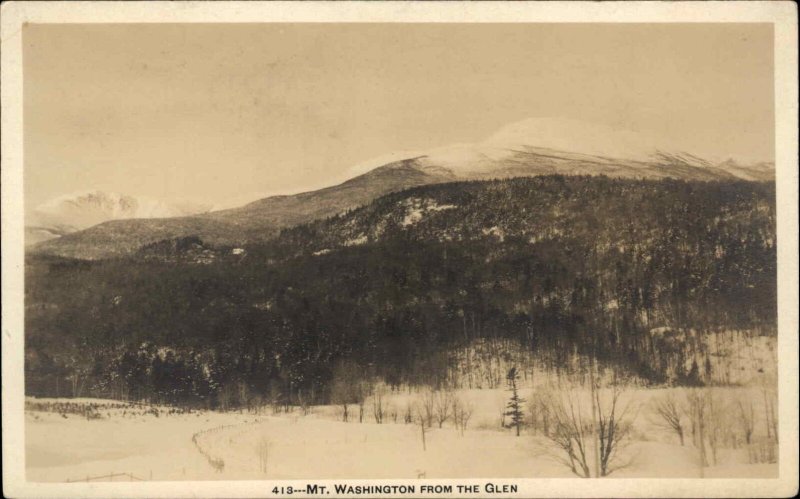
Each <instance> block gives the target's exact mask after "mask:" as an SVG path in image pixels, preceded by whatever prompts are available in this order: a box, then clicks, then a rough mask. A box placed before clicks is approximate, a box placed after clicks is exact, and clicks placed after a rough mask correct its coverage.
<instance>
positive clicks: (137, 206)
mask: <svg viewBox="0 0 800 499" xmlns="http://www.w3.org/2000/svg"><path fill="white" fill-rule="evenodd" d="M209 209H210V206H207V205H201V204H197V203H186V202H184V203H166V202H163V201H158V200H155V199H150V198H146V197H134V196H128V195H124V194H118V193H114V192H104V191H99V190H95V191H87V192H80V193H75V194H70V195H66V196H61V197H58V198H56V199H53V200H50V201H48V202H46V203H44V204H42V205H40V206H38V207H37V208H36V209H35V210H34V212H33V214H32V215H31V216H30V217H29V219H28V220H26V224H25V225H26V227H25V229H26V234H25V235H26V240H25V243H26V245H31V244H36V243H38V242H41V241H44V240H47V239H53V238H56V237H60V236H63V235H66V234H70V233H72V232H77V231H80V230H83V229H87V228H89V227H92V226H94V225H97V224H99V223H103V222H107V221H109V220H123V219H131V218H140V219H151V218H169V217H180V216H185V215H193V214H197V213H204V212H207V211H209Z"/></svg>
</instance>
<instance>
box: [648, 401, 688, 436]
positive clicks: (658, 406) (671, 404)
mask: <svg viewBox="0 0 800 499" xmlns="http://www.w3.org/2000/svg"><path fill="white" fill-rule="evenodd" d="M652 405H653V412H654V413H655V415H656V418H655V419H654V421H653V424H654V425H656V426H660V427H662V428H665V429H667V430H670V431H674V432H675V433H676V434H677V435H678V438H679V439H680V442H681V445H684V427H683V418H682V417H681V413H682V411H681V407H680V404H679V403H678V400H677V399H676V398H675V395H674V394H672V393H666V394H664V395H663V396H661V397H658V398H656V399H654V400H653V402H652Z"/></svg>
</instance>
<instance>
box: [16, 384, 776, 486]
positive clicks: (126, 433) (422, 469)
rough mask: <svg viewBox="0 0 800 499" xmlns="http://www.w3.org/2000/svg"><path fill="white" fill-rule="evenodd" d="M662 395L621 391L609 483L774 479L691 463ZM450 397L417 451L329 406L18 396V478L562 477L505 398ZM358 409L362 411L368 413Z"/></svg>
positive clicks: (763, 472)
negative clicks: (626, 420)
mask: <svg viewBox="0 0 800 499" xmlns="http://www.w3.org/2000/svg"><path fill="white" fill-rule="evenodd" d="M720 390H727V391H729V392H730V393H734V391H737V393H738V396H740V397H741V394H742V393H745V394H747V396H748V397H749V396H750V395H752V396H753V397H755V395H756V394H755V393H752V394H750V393H748V392H746V391H745V390H744V389H720ZM674 391H675V392H679V390H678V389H675V390H674ZM667 392H668V390H664V389H661V390H654V389H650V390H645V389H637V390H636V391H634V392H632V393H630V394H629V396H630V397H631V400H632V401H634V402H635V404H636V409H637V410H638V415H637V417H636V421H635V430H634V431H633V432H632V436H631V440H630V443H629V444H628V445H627V446H626V447H625V448H624V449H623V450H622V451H621V457H622V458H624V460H626V461H630V465H629V466H627V467H625V468H623V469H620V470H618V471H616V472H615V473H614V474H613V475H612V476H613V477H615V478H625V477H659V478H673V477H691V478H694V477H700V476H704V477H736V478H748V477H758V478H771V477H777V473H778V468H777V464H776V463H756V464H748V463H749V460H748V451H747V450H746V449H745V448H743V447H740V448H725V449H721V450H720V453H719V456H718V458H717V464H716V465H712V466H709V467H705V468H700V466H699V456H698V451H697V449H696V448H695V447H693V446H692V445H691V443H688V442H687V444H686V445H685V446H681V445H680V442H679V441H678V440H677V437H676V436H675V434H674V433H671V432H669V431H668V430H666V429H664V428H661V427H660V426H659V425H658V424H657V423H656V420H655V419H654V417H653V410H652V404H651V403H650V402H651V400H652V399H653V397H656V396H660V395H663V394H665V393H667ZM676 395H680V393H676ZM459 396H460V397H461V398H462V400H464V401H466V402H468V403H469V404H470V405H471V406H472V407H474V408H475V411H474V414H473V416H472V418H471V420H470V422H469V425H468V428H467V429H466V431H465V432H464V434H463V435H461V433H460V432H459V431H457V430H456V428H454V427H453V426H452V425H451V424H448V423H447V422H445V423H444V424H443V427H442V428H439V427H438V424H436V423H434V425H433V427H432V428H428V429H426V435H425V449H423V445H422V439H421V427H420V426H419V425H418V424H413V423H409V424H404V423H403V417H402V416H400V417H398V418H397V419H396V422H395V421H394V418H393V417H391V416H390V417H388V418H387V420H388V422H387V420H385V421H384V423H383V424H376V423H375V422H374V419H373V418H372V417H371V416H370V417H367V416H366V415H365V417H364V422H363V423H359V422H358V409H357V407H356V406H352V407H351V409H350V411H351V412H350V421H349V422H347V423H345V422H342V421H341V409H340V407H336V406H324V407H314V408H311V409H310V411H309V412H308V414H306V415H303V411H301V410H300V409H299V408H294V409H293V410H292V411H291V412H289V413H284V412H281V413H279V414H275V415H273V412H272V411H271V410H269V408H265V409H264V410H262V411H260V412H259V413H255V412H250V413H248V412H246V411H245V412H243V413H239V412H227V413H223V412H213V411H202V412H192V413H175V412H173V413H170V409H169V408H165V407H160V408H155V410H154V408H153V407H150V406H125V405H124V404H122V403H119V402H114V401H108V400H97V399H72V400H70V399H59V400H55V399H28V400H27V402H28V404H27V406H28V410H26V459H27V461H26V469H27V479H28V480H29V481H47V482H54V481H55V482H59V481H85V480H87V479H89V480H92V481H107V480H115V481H121V480H231V479H301V478H427V479H432V478H463V477H496V478H537V477H574V475H573V474H572V473H571V472H570V470H569V469H568V468H567V467H566V466H564V465H563V464H562V463H560V462H559V459H558V458H559V457H560V456H559V454H558V452H557V450H556V449H555V447H554V446H553V444H552V442H550V441H549V440H547V439H546V438H544V437H543V436H541V435H536V434H532V432H530V431H526V430H523V432H522V435H521V436H519V437H517V436H516V435H515V433H514V431H513V430H511V429H504V428H501V427H500V419H501V417H502V412H503V408H504V405H505V401H506V400H507V397H508V392H507V391H505V390H501V389H496V390H464V391H460V392H459ZM523 396H524V393H523ZM411 397H412V395H411V394H408V393H400V394H397V393H395V394H392V395H389V396H388V397H387V401H388V403H389V404H391V405H392V406H393V407H398V408H399V407H402V406H403V404H406V403H408V400H409V399H410V398H411ZM57 402H71V403H73V404H78V405H80V404H86V405H89V404H97V407H99V408H98V409H97V410H96V411H94V412H93V415H92V416H91V417H88V416H87V415H86V414H79V413H75V412H69V411H58V410H55V411H53V409H52V407H51V408H50V409H49V410H45V409H44V407H45V406H46V405H47V404H50V403H57ZM71 407H72V408H73V409H74V408H75V405H73V406H71ZM365 412H366V413H367V414H369V407H368V406H367V408H366V410H365ZM758 425H759V422H758V421H756V426H758ZM758 431H759V430H758V428H756V433H757V432H758ZM112 475H113V476H112Z"/></svg>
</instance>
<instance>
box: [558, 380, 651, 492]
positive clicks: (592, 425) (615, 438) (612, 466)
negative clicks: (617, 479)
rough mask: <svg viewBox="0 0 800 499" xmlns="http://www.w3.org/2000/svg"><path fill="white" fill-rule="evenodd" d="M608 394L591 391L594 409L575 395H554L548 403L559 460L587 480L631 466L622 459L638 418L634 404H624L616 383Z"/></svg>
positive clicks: (620, 389) (597, 390)
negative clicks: (622, 453) (621, 451)
mask: <svg viewBox="0 0 800 499" xmlns="http://www.w3.org/2000/svg"><path fill="white" fill-rule="evenodd" d="M592 382H594V381H592ZM605 392H607V393H605ZM605 392H604V391H603V390H600V389H598V388H597V387H596V388H594V389H592V390H591V393H590V397H591V398H592V403H591V407H585V406H584V404H582V403H581V401H580V400H579V398H578V396H577V395H575V394H574V393H571V392H570V393H565V394H562V395H560V396H557V395H550V396H549V397H548V398H547V400H546V401H545V402H544V403H545V405H546V406H547V407H548V413H549V417H550V418H551V421H552V427H551V431H550V432H549V433H548V434H546V436H547V438H548V439H549V440H550V441H551V442H553V443H554V444H555V445H556V447H557V449H558V451H559V452H558V453H557V456H556V458H557V459H558V461H559V462H561V463H562V464H564V465H566V466H567V467H568V468H569V469H570V470H571V471H572V472H573V473H574V474H576V475H577V476H580V477H583V478H589V477H591V476H601V477H604V476H608V475H610V474H612V473H613V472H615V471H617V470H620V469H622V468H624V467H626V466H628V465H630V464H631V462H630V461H629V460H622V459H621V458H620V457H619V451H620V450H621V449H622V448H623V447H624V446H625V443H626V442H627V440H628V439H629V437H630V432H631V429H632V427H633V420H634V419H635V417H636V415H635V413H633V411H632V410H631V407H632V405H631V404H630V403H627V404H623V403H622V402H621V395H622V394H623V389H622V387H621V386H620V385H618V384H616V383H615V384H613V385H612V386H611V387H610V388H609V389H608V390H605ZM603 395H607V396H605V397H604V396H603ZM592 465H593V466H592ZM592 468H594V469H595V470H596V471H594V473H593V472H592Z"/></svg>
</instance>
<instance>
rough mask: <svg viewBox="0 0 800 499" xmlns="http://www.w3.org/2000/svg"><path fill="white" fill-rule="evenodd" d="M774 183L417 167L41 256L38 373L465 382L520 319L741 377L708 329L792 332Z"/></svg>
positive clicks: (648, 365) (533, 345) (148, 380)
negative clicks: (352, 205)
mask: <svg viewBox="0 0 800 499" xmlns="http://www.w3.org/2000/svg"><path fill="white" fill-rule="evenodd" d="M775 238H776V235H775V193H774V183H771V182H764V183H757V182H746V181H736V180H731V181H715V182H700V181H678V180H630V179H610V178H606V177H563V176H547V177H535V178H516V179H509V180H498V181H481V182H477V181H476V182H462V183H447V184H438V185H429V186H422V187H416V188H412V189H409V190H405V191H402V192H396V193H392V194H389V195H386V196H383V197H381V198H379V199H377V200H375V201H373V202H371V203H370V204H368V205H366V206H363V207H361V208H358V209H355V210H351V211H348V212H346V213H342V214H340V215H337V216H335V217H333V218H329V219H325V220H319V221H316V222H312V223H310V224H305V225H300V226H296V227H293V228H290V229H285V230H284V231H282V232H281V233H280V235H278V236H277V237H276V238H275V239H273V240H271V241H268V242H265V243H261V244H257V245H249V246H244V247H243V248H232V247H213V246H210V245H208V243H204V242H203V241H201V240H200V239H196V238H188V239H185V240H180V241H171V242H165V243H158V244H155V245H151V246H150V247H148V248H144V249H142V250H141V251H140V252H139V253H137V254H135V255H134V256H131V257H126V258H119V259H109V260H99V261H91V262H90V261H80V260H69V259H63V258H59V257H52V256H51V257H48V256H36V255H31V256H29V258H28V262H27V269H26V328H27V330H26V387H27V391H28V393H29V394H31V395H56V394H61V395H64V394H72V395H81V394H89V393H91V394H97V395H104V396H114V397H124V398H128V397H131V398H148V399H151V400H161V401H169V402H181V403H191V404H201V405H209V406H218V405H223V406H226V405H230V404H236V403H238V402H242V403H243V402H244V401H246V400H248V399H250V398H252V397H262V398H269V399H272V400H283V401H286V402H287V403H288V402H289V401H292V402H298V400H300V399H303V400H306V401H314V402H324V401H329V400H330V399H331V387H332V386H334V385H336V383H337V382H341V381H342V380H350V379H353V378H355V377H365V376H375V377H381V378H383V379H385V380H386V381H387V382H389V383H391V384H399V383H404V382H407V383H410V384H432V385H437V384H440V383H452V382H453V380H454V376H453V373H454V372H460V371H462V370H463V369H462V368H463V366H462V365H460V364H461V363H462V361H463V357H462V356H460V355H459V354H457V352H463V351H464V349H465V348H468V347H470V345H476V344H477V345H482V344H487V343H486V340H491V339H502V340H504V341H506V340H507V344H513V345H516V347H515V348H516V349H518V350H521V351H524V352H533V353H535V354H536V358H537V359H539V360H538V362H543V363H546V364H547V365H549V366H551V367H552V368H553V369H556V368H572V366H571V365H570V363H569V362H568V359H570V358H573V357H574V356H575V355H581V354H583V355H586V356H594V357H596V358H598V359H600V361H601V362H606V363H609V364H613V365H615V366H617V367H619V368H621V369H622V370H625V371H627V372H628V373H630V374H633V375H636V376H637V377H639V378H640V379H642V380H645V381H648V382H655V383H661V382H670V383H682V384H702V383H710V382H724V378H720V377H719V376H716V375H715V374H716V373H714V372H713V371H714V367H713V365H714V364H713V363H712V362H711V361H710V358H711V356H713V355H717V354H719V352H714V351H712V350H711V349H710V347H709V344H710V342H709V341H707V339H708V338H710V337H712V335H714V334H719V333H723V332H731V331H734V332H736V334H737V335H743V336H744V337H745V338H746V339H752V338H754V337H758V336H762V335H763V336H774V334H775V330H776V240H775Z"/></svg>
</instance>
